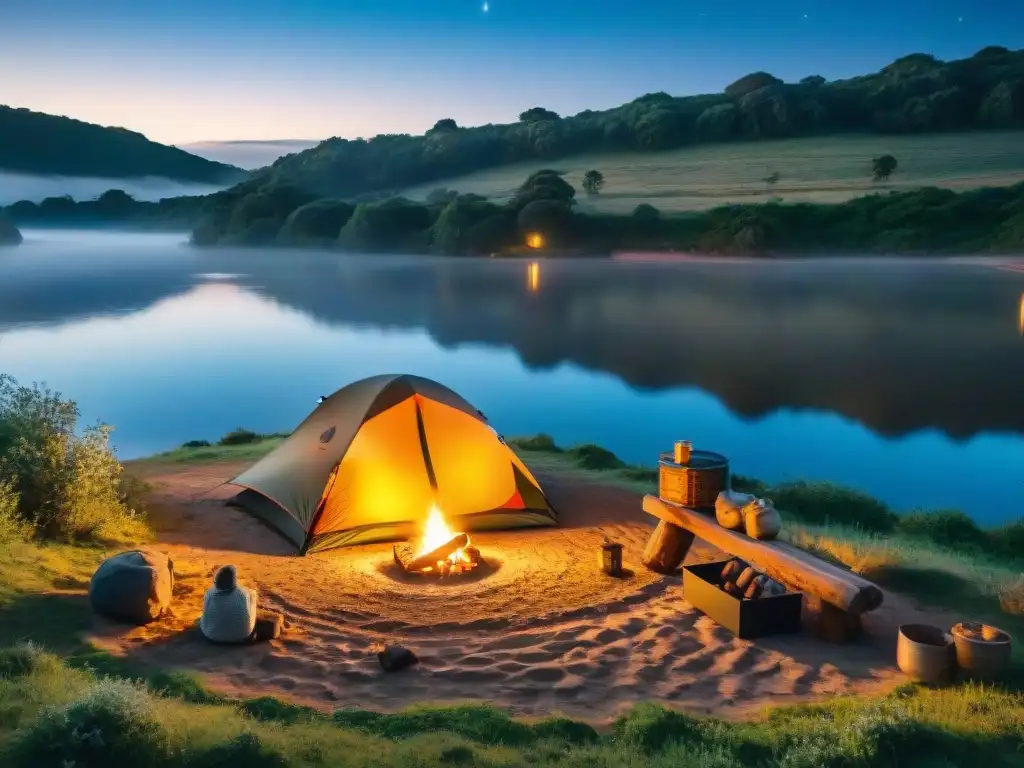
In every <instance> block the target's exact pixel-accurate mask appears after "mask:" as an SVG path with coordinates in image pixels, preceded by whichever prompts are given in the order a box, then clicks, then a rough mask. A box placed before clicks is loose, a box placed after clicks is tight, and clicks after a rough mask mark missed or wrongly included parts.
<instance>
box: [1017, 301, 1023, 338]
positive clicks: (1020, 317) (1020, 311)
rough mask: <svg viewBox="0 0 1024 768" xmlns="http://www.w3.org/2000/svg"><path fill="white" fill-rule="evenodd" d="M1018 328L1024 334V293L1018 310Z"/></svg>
mask: <svg viewBox="0 0 1024 768" xmlns="http://www.w3.org/2000/svg"><path fill="white" fill-rule="evenodd" d="M1017 315H1018V317H1017V330H1018V331H1020V335H1021V336H1024V293H1022V294H1021V295H1020V308H1019V309H1018V310H1017Z"/></svg>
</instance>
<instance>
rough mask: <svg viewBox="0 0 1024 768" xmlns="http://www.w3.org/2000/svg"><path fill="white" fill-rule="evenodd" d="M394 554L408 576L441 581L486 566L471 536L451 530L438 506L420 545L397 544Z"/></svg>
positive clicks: (433, 511) (426, 526)
mask: <svg viewBox="0 0 1024 768" xmlns="http://www.w3.org/2000/svg"><path fill="white" fill-rule="evenodd" d="M394 554H395V564H396V565H398V567H399V568H401V569H402V570H403V571H405V572H406V573H413V574H419V575H423V576H436V577H440V578H443V577H445V576H458V575H459V574H463V573H468V572H469V571H472V570H473V569H474V568H476V567H477V566H479V565H480V564H482V563H483V559H482V558H481V557H480V550H479V549H477V548H476V547H474V546H471V545H470V543H469V536H468V535H467V534H465V533H455V532H454V531H452V529H451V528H449V527H448V523H446V522H445V519H444V515H442V514H441V510H439V509H438V508H437V506H436V505H435V506H432V507H431V508H430V514H429V515H427V523H426V525H425V526H424V528H423V536H422V538H421V539H420V541H419V545H418V546H416V547H415V548H414V547H413V545H411V544H396V545H395V547H394Z"/></svg>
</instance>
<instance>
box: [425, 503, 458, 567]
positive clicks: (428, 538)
mask: <svg viewBox="0 0 1024 768" xmlns="http://www.w3.org/2000/svg"><path fill="white" fill-rule="evenodd" d="M454 537H455V531H453V530H452V529H451V528H449V527H448V523H446V522H445V520H444V515H442V514H441V510H440V509H438V508H437V505H436V504H431V505H430V513H429V514H428V515H427V523H426V525H425V526H423V538H422V539H421V540H420V551H419V552H417V553H416V557H419V556H420V555H425V554H427V552H429V551H430V550H432V549H437V548H438V547H440V546H441V545H442V544H446V543H447V542H449V541H451V540H452V539H453V538H454Z"/></svg>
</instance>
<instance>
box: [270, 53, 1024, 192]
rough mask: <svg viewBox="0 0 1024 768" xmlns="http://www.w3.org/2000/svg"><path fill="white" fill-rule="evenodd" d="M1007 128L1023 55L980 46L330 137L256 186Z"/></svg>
mask: <svg viewBox="0 0 1024 768" xmlns="http://www.w3.org/2000/svg"><path fill="white" fill-rule="evenodd" d="M1014 127H1024V50H1021V51H1010V50H1008V49H1006V48H1001V47H997V46H991V47H988V48H984V49H982V50H980V51H978V52H977V53H976V54H974V55H973V56H971V57H969V58H966V59H960V60H956V61H949V62H945V61H940V60H939V59H937V58H935V57H934V56H930V55H928V54H923V53H917V54H911V55H909V56H904V57H902V58H900V59H898V60H896V61H894V62H893V63H892V64H889V65H888V66H886V67H884V68H883V69H882V70H881V71H879V72H877V73H875V74H871V75H865V76H862V77H855V78H851V79H849V80H838V81H834V82H828V81H826V80H825V79H824V78H822V77H820V76H816V75H813V76H810V77H806V78H804V79H803V80H801V81H800V82H798V83H784V82H782V81H781V80H780V79H779V78H777V77H775V76H773V75H771V74H769V73H767V72H754V73H751V74H749V75H746V76H745V77H742V78H740V79H739V80H737V81H736V82H734V83H732V84H730V85H729V86H727V87H726V88H725V91H724V92H723V93H720V94H709V95H700V96H687V97H674V96H670V95H669V94H667V93H663V92H660V93H649V94H646V95H644V96H641V97H639V98H637V99H634V100H633V101H631V102H629V103H628V104H623V105H622V106H619V107H616V108H615V109H610V110H604V111H593V110H586V111H584V112H580V113H579V114H577V115H573V116H571V117H564V116H561V115H558V114H557V113H555V112H553V111H552V110H550V109H546V108H543V107H534V108H532V109H528V110H526V111H524V112H523V113H522V114H520V116H519V121H518V122H517V123H513V124H509V125H484V126H480V127H476V128H463V127H460V126H459V125H458V124H457V123H456V121H455V120H453V119H451V118H445V119H442V120H438V121H437V122H436V123H435V125H434V126H433V127H432V128H431V129H430V130H429V131H427V132H426V133H425V134H424V135H422V136H411V135H407V134H383V135H380V136H376V137H374V138H372V139H369V140H366V139H355V140H347V139H340V138H332V139H328V140H327V141H324V142H322V143H321V144H319V145H318V146H316V147H313V148H311V149H308V150H306V151H304V152H299V153H297V154H294V155H288V156H286V157H283V158H281V159H280V160H278V161H277V162H275V163H274V164H273V165H272V166H269V167H268V168H266V169H264V170H262V171H260V172H258V176H259V178H260V180H261V181H262V182H267V181H284V182H289V183H292V184H295V185H297V186H299V187H302V188H303V189H307V190H309V191H310V192H312V193H314V194H316V195H318V196H320V197H343V198H346V197H351V196H354V195H358V194H361V193H365V192H369V191H383V192H388V191H392V192H394V191H397V190H401V189H403V188H405V187H407V186H411V185H415V184H422V183H426V182H430V181H434V180H439V179H443V178H449V177H456V176H460V175H463V174H466V173H470V172H473V171H477V170H481V169H484V168H489V167H495V166H499V165H503V164H507V163H515V162H522V161H528V160H537V159H542V160H555V159H558V158H563V157H568V156H570V155H574V154H583V153H601V152H617V151H660V150H667V149H675V148H678V147H683V146H689V145H693V144H699V143H708V142H732V141H753V140H761V139H773V138H783V137H795V136H810V135H825V134H836V133H850V132H874V133H922V132H934V131H962V130H973V129H996V128H1014Z"/></svg>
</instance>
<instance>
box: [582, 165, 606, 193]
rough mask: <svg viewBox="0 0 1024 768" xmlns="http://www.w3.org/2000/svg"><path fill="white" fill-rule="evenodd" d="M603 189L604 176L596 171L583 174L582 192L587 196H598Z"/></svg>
mask: <svg viewBox="0 0 1024 768" xmlns="http://www.w3.org/2000/svg"><path fill="white" fill-rule="evenodd" d="M603 187H604V174H603V173H601V172H600V171H598V170H589V171H587V172H586V173H585V174H583V191H584V192H586V193H587V194H588V195H597V194H600V192H601V189H602V188H603Z"/></svg>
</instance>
